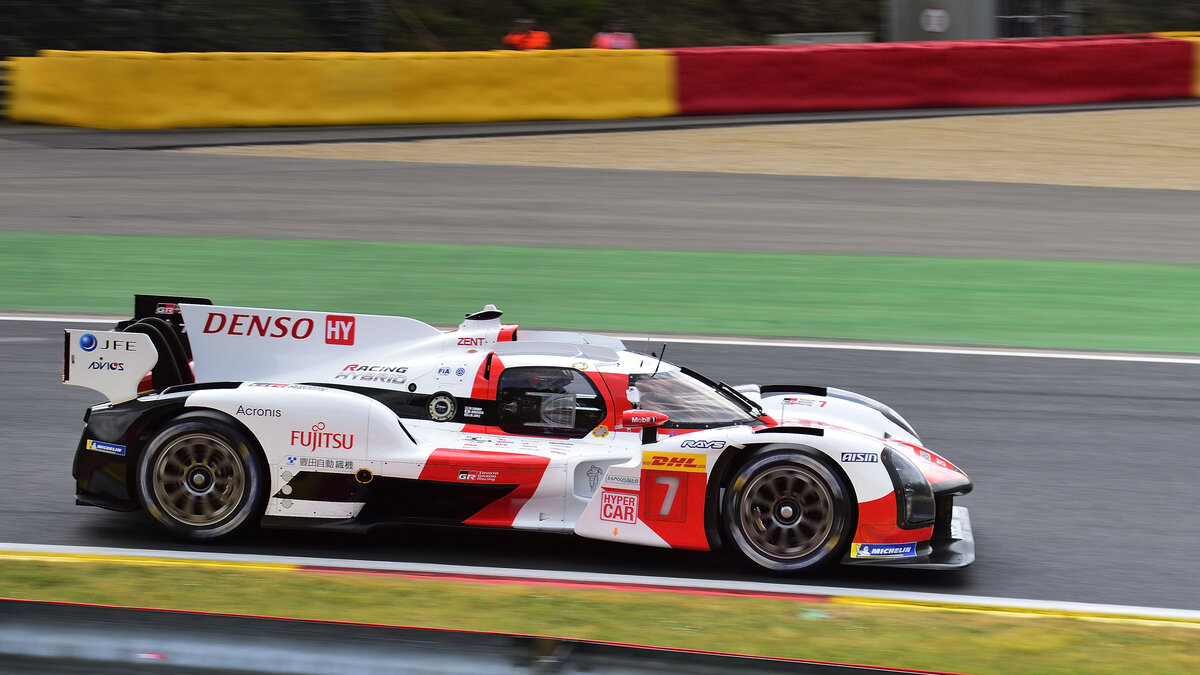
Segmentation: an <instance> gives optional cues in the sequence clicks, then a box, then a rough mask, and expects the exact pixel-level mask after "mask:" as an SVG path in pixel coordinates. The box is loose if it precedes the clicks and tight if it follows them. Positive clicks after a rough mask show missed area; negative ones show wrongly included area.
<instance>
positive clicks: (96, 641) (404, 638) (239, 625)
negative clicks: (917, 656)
mask: <svg viewBox="0 0 1200 675" xmlns="http://www.w3.org/2000/svg"><path fill="white" fill-rule="evenodd" d="M150 670H154V671H157V672H172V673H189V674H193V675H207V674H209V673H212V674H216V673H222V674H225V673H230V672H239V673H289V674H292V673H295V674H309V673H311V674H313V675H330V674H333V673H353V674H354V675H372V674H374V673H380V674H382V673H388V674H389V675H391V674H396V673H422V674H424V673H446V674H449V675H509V674H512V673H520V674H534V675H543V674H545V675H549V674H551V673H553V674H564V675H565V674H574V673H579V674H583V673H593V674H594V673H613V672H620V673H627V674H629V675H661V674H663V673H688V674H689V675H725V674H726V673H732V672H754V673H756V674H761V675H776V674H780V675H782V674H783V673H791V674H800V675H807V674H817V675H842V674H845V675H849V674H851V673H855V674H859V675H861V674H862V673H890V672H900V671H893V670H888V669H880V668H870V667H862V666H848V665H836V664H825V663H816V662H804V661H788V660H780V659H765V658H756V657H747V656H735V655H726V654H710V653H697V652H686V651H672V650H666V649H655V648H649V647H638V646H630V645H618V644H605V643H597V642H586V641H577V640H563V639H556V638H545V637H532V636H522V635H504V634H497V633H468V632H458V631H449V630H438V629H426V628H394V627H386V626H372V625H354V624H344V623H328V622H320V621H300V620H293V619H270V618H255V617H245V616H230V615H220V614H196V613H190V612H163V611H154V610H147V609H127V608H117V607H99V606H91V605H71V604H58V603H47V602H34V601H22V600H0V673H23V674H24V673H61V672H67V673H137V672H142V671H150ZM908 672H911V671H908Z"/></svg>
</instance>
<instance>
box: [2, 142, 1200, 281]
mask: <svg viewBox="0 0 1200 675" xmlns="http://www.w3.org/2000/svg"><path fill="white" fill-rule="evenodd" d="M2 130H3V127H0V230H9V231H31V232H77V233H122V234H163V235H191V236H247V237H305V238H335V239H357V240H369V241H379V240H386V241H424V242H463V243H491V244H511V245H541V246H544V245H553V246H572V247H604V248H650V249H694V250H718V251H720V250H728V251H773V252H811V253H846V254H880V255H892V254H902V255H931V256H952V257H1014V258H1037V259H1069V260H1120V261H1140V262H1169V263H1185V264H1194V263H1196V262H1198V261H1200V232H1198V231H1197V229H1198V228H1200V223H1198V221H1197V217H1196V214H1198V213H1200V192H1194V191H1182V190H1131V189H1110V188H1084V187H1058V186H1041V185H1026V184H1005V183H975V182H946V181H917V180H886V179H857V178H822V177H803V176H759V175H744V174H738V175H734V174H710V173H682V172H679V173H672V172H643V171H614V170H592V169H561V168H538V167H495V166H463V165H441V164H437V165H434V164H413V163H390V162H368V161H334V160H311V159H284V158H265V157H225V156H199V155H185V154H181V153H170V152H151V151H145V150H86V149H63V148H55V147H47V146H46V145H43V144H40V143H38V142H31V141H33V140H34V139H35V138H43V137H46V136H49V137H54V138H79V139H83V138H99V139H104V138H108V136H107V135H106V133H105V132H93V131H84V130H76V129H65V130H64V129H59V130H45V129H31V128H27V127H11V126H10V127H9V133H8V134H7V138H8V140H4V139H5V138H6V134H5V133H4V132H3V131H2ZM14 130H20V131H21V132H23V133H24V135H22V133H17V131H14ZM212 133H213V134H217V133H219V132H212ZM224 133H225V135H226V137H227V138H228V137H231V136H237V137H241V138H249V137H248V136H246V135H245V133H247V132H245V130H243V131H230V132H224ZM255 133H266V132H257V131H256V132H255ZM287 133H289V134H296V133H299V132H296V131H294V130H289V131H288V132H287ZM118 136H120V135H119V134H118ZM255 137H256V138H257V136H255ZM313 137H314V138H322V137H324V136H322V135H321V134H315V135H314V136H313ZM531 142H536V141H535V140H531Z"/></svg>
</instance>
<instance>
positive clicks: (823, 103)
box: [8, 33, 1200, 129]
mask: <svg viewBox="0 0 1200 675" xmlns="http://www.w3.org/2000/svg"><path fill="white" fill-rule="evenodd" d="M1198 64H1200V33H1157V34H1146V35H1116V36H1101V37H1080V38H1049V39H1027V40H981V41H968V42H890V43H869V44H834V45H804V46H786V47H714V48H691V49H672V50H652V49H647V50H628V51H623V50H622V51H616V50H593V49H568V50H552V51H542V52H506V51H492V52H438V53H413V52H393V53H382V54H365V53H325V52H320V53H316V52H309V53H177V54H159V53H153V52H93V51H88V52H63V51H46V52H41V53H39V54H38V56H35V57H22V58H13V59H10V60H9V61H8V72H9V102H8V117H9V118H10V119H11V120H12V121H16V122H35V123H43V124H61V125H68V126H81V127H94V128H110V129H163V128H183V127H228V126H281V125H333V124H337V125H342V124H410V123H422V122H493V121H511V120H537V119H615V118H628V117H663V116H672V115H724V114H734V113H756V112H803V111H815V110H864V109H878V108H922V107H954V106H1010V105H1041V104H1055V103H1058V104H1063V103H1091V102H1102V101H1128V100H1152V99H1175V98H1188V97H1200V65H1198Z"/></svg>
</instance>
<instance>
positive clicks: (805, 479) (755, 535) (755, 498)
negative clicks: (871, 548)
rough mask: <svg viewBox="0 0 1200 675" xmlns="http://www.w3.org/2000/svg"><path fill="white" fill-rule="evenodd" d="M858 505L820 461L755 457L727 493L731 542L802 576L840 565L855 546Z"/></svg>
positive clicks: (788, 453)
mask: <svg viewBox="0 0 1200 675" xmlns="http://www.w3.org/2000/svg"><path fill="white" fill-rule="evenodd" d="M852 506H853V500H852V498H851V496H850V491H849V490H848V489H847V488H846V484H845V482H844V480H843V479H842V478H841V476H839V475H838V474H837V473H836V472H835V471H833V470H832V469H830V468H829V467H828V466H826V465H825V464H824V463H823V462H821V461H820V460H819V459H817V458H816V457H815V456H813V455H810V454H807V453H805V452H803V451H800V450H793V449H780V450H774V451H766V452H763V453H760V454H758V455H754V456H752V457H751V458H750V459H749V460H748V461H747V462H746V463H745V465H743V466H742V468H741V469H740V470H738V472H737V473H736V474H735V475H734V477H733V479H732V481H731V482H730V484H729V487H728V488H727V489H726V490H725V499H724V504H723V508H722V513H723V514H724V518H725V524H726V527H727V531H728V533H729V536H730V539H731V540H732V541H733V543H734V544H735V545H736V546H737V547H738V549H739V550H740V551H741V553H742V555H743V556H745V557H746V558H747V559H748V560H749V561H751V562H753V563H755V564H757V565H760V566H762V567H765V568H767V569H770V570H775V571H780V572H798V571H801V570H811V569H815V568H818V567H821V566H823V565H827V564H829V563H831V562H834V561H835V560H837V559H838V557H840V556H841V555H842V553H843V552H844V551H845V548H846V546H847V545H848V544H849V538H850V534H851V533H850V527H851V525H852V521H853V518H852V512H851V511H852Z"/></svg>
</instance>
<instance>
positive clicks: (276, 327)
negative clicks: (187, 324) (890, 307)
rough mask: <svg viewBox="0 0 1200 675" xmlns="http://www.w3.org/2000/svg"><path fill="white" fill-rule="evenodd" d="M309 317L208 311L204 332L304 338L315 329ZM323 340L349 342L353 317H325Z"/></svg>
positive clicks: (333, 343)
mask: <svg viewBox="0 0 1200 675" xmlns="http://www.w3.org/2000/svg"><path fill="white" fill-rule="evenodd" d="M316 329H317V324H316V322H315V321H313V320H312V319H310V318H308V317H306V316H303V317H299V318H296V317H292V316H288V315H286V314H283V315H275V314H265V315H264V314H226V313H225V312H209V313H208V318H207V319H206V320H205V321H204V332H205V333H206V334H207V333H224V334H226V335H239V336H245V337H265V338H290V339H293V340H307V339H309V338H310V337H312V336H313V334H314V333H315V332H316ZM325 344H330V345H353V344H354V317H353V316H342V315H335V314H330V315H328V316H326V317H325Z"/></svg>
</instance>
